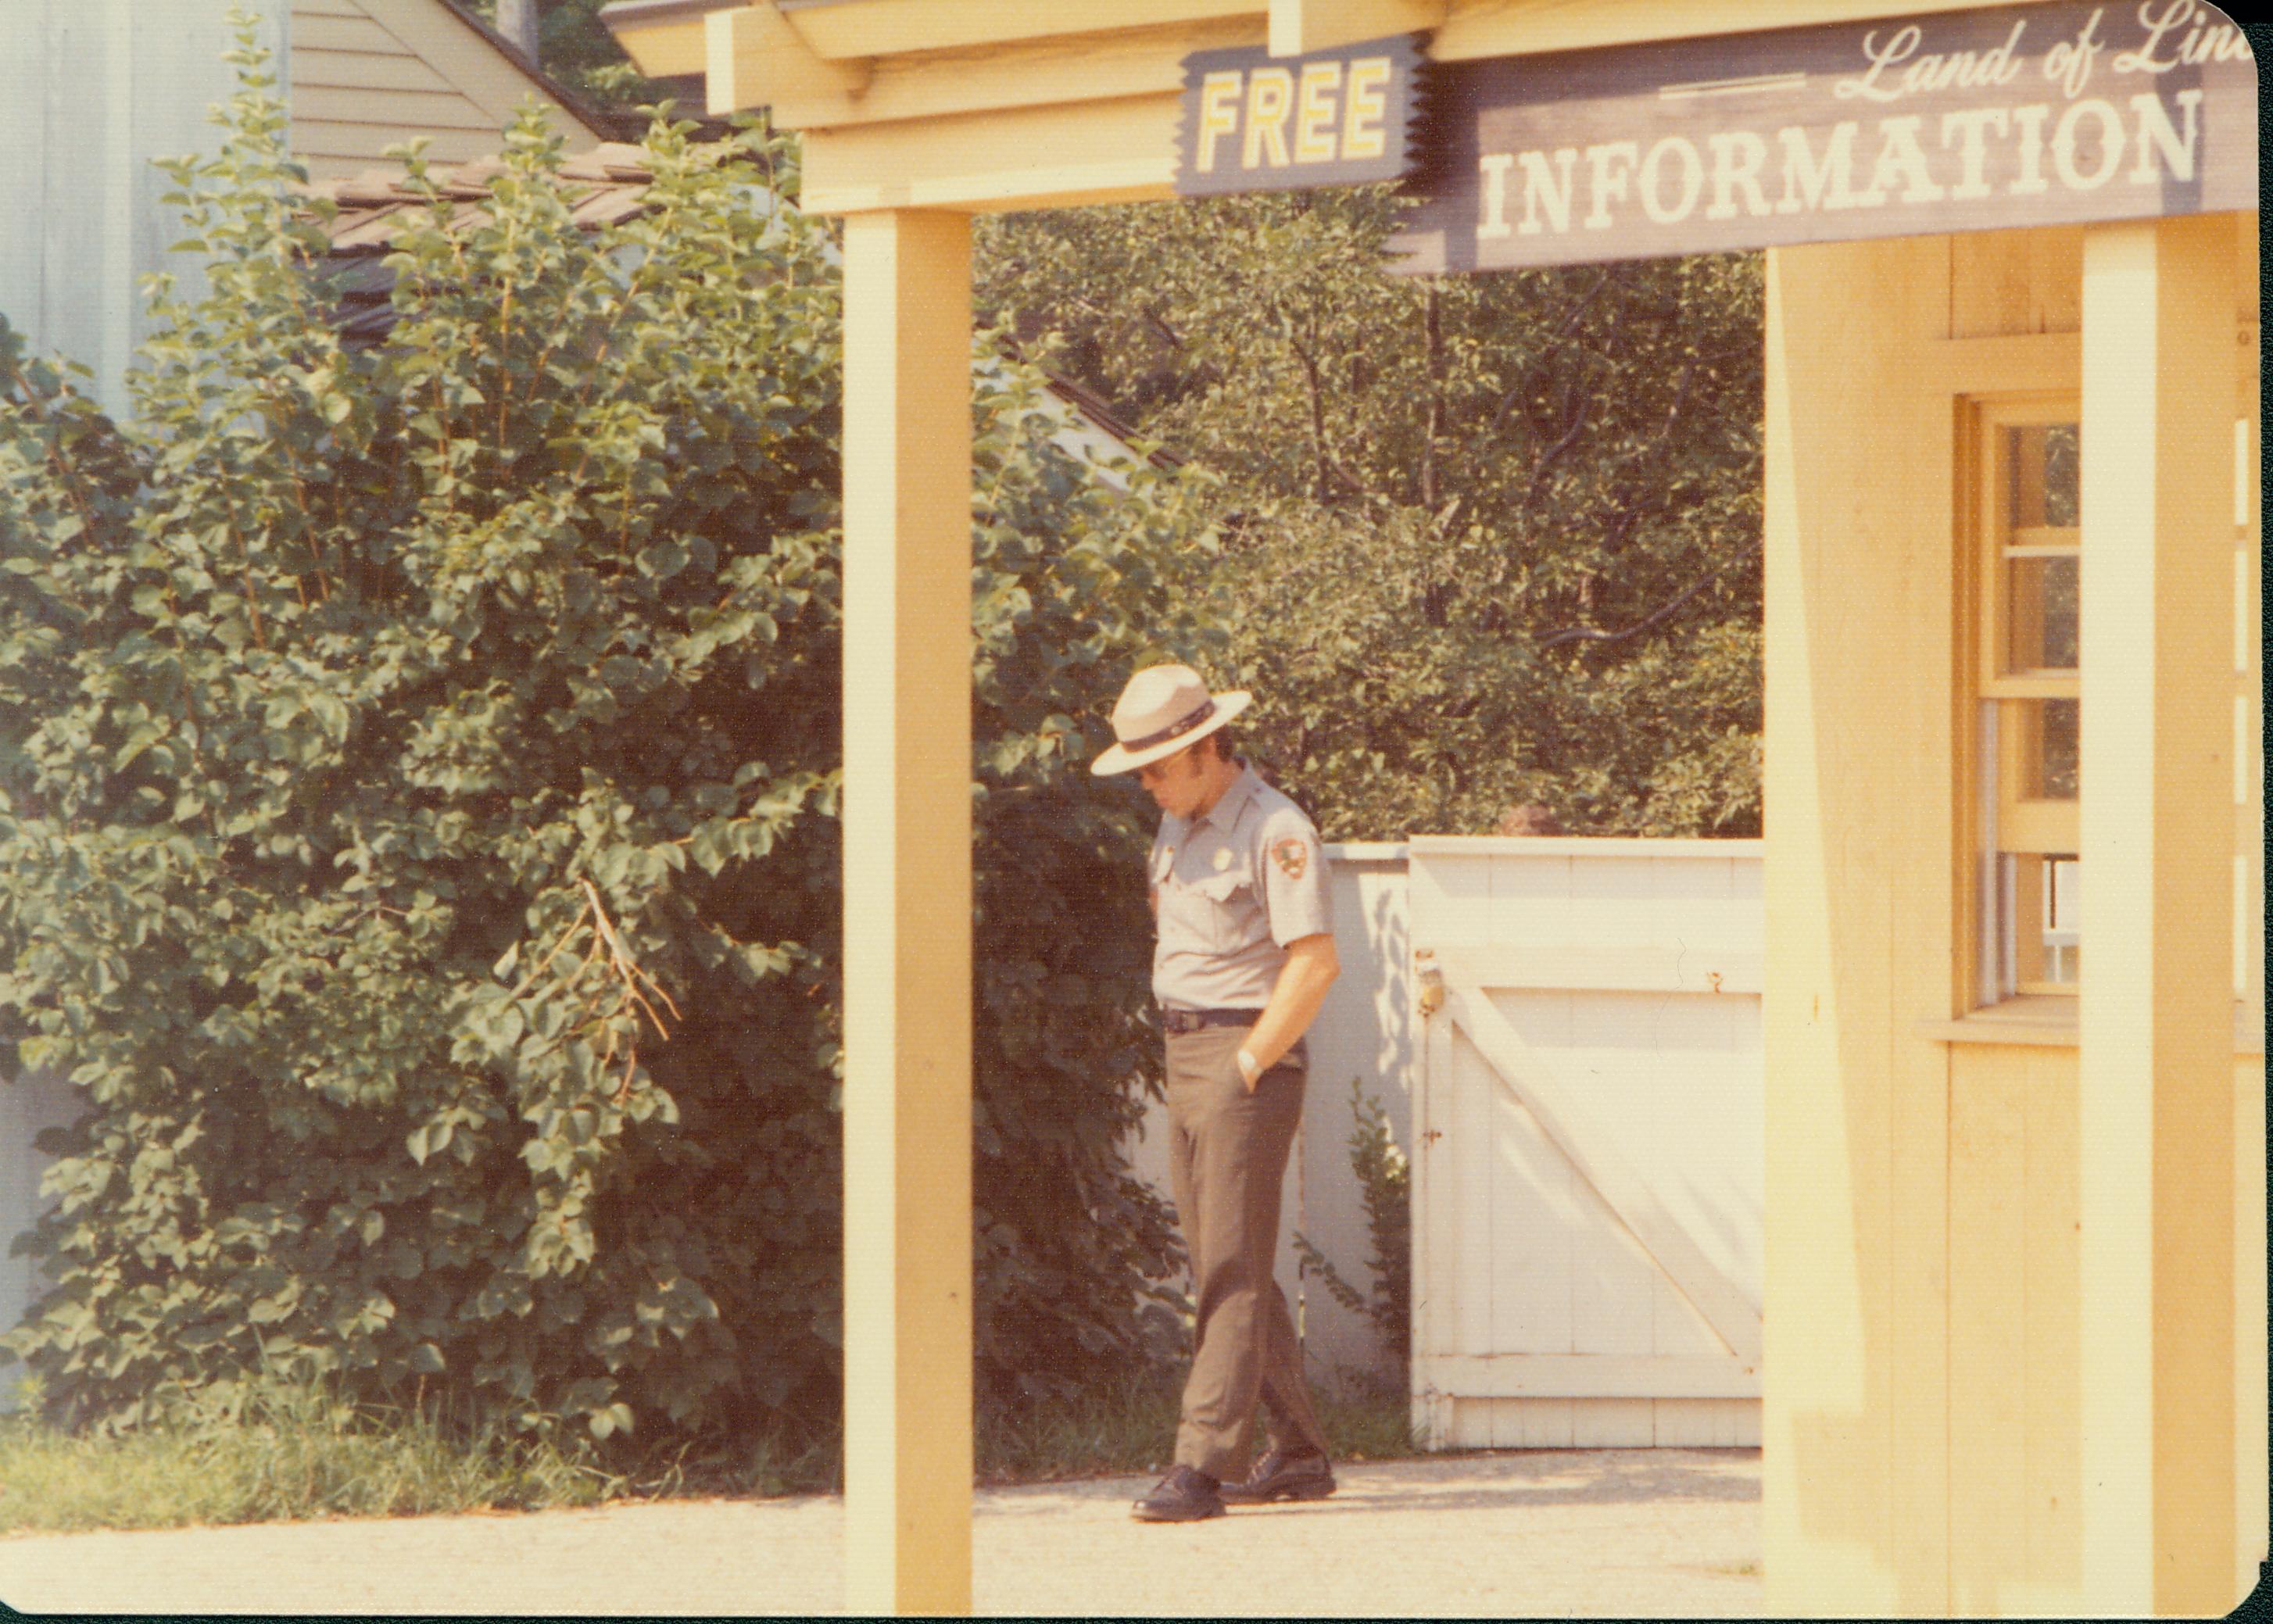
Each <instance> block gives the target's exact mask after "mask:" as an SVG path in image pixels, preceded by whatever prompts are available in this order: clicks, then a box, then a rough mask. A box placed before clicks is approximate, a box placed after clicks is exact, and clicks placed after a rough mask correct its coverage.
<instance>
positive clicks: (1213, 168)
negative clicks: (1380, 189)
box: [1176, 34, 1421, 198]
mask: <svg viewBox="0 0 2273 1624" xmlns="http://www.w3.org/2000/svg"><path fill="white" fill-rule="evenodd" d="M1420 65H1421V53H1420V51H1419V50H1418V49H1416V48H1415V47H1414V42H1413V38H1412V36H1411V35H1409V34H1395V35H1392V36H1391V37H1390V38H1388V39H1385V40H1372V41H1367V42H1366V43H1364V44H1362V45H1346V46H1343V47H1341V48H1340V49H1337V50H1330V51H1317V52H1314V53H1313V54H1311V55H1309V56H1291V57H1274V56H1272V55H1271V53H1270V52H1269V51H1268V50H1267V49H1264V47H1262V46H1259V45H1257V46H1251V47H1241V48H1234V49H1228V50H1213V51H1194V52H1193V53H1192V54H1191V55H1190V56H1187V57H1185V58H1184V100H1183V120H1182V124H1181V126H1180V128H1179V131H1178V134H1177V140H1176V191H1177V193H1178V194H1179V195H1180V196H1183V197H1188V198H1197V197H1213V196H1219V195H1221V194H1223V193H1226V192H1234V191H1300V190H1303V189H1306V188H1309V187H1312V186H1335V185H1350V184H1354V183H1357V182H1360V181H1390V180H1395V179H1397V178H1398V177H1399V176H1402V175H1403V174H1405V173H1406V171H1407V169H1408V168H1411V164H1412V153H1413V139H1412V124H1413V114H1414V76H1415V73H1416V71H1417V70H1418V69H1419V67H1420Z"/></svg>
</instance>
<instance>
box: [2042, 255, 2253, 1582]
mask: <svg viewBox="0 0 2273 1624" xmlns="http://www.w3.org/2000/svg"><path fill="white" fill-rule="evenodd" d="M2237 293H2238V289H2237V288H2236V285H2235V281H2234V252H2233V225H2232V221H2231V220H2230V219H2228V218H2225V217H2223V216H2217V215H2202V216H2190V217H2185V218H2178V219H2169V220H2164V221H2149V222H2142V223H2138V224H2122V225H2109V226H2099V227H2093V228H2088V229H2087V231H2086V233H2085V236H2084V257H2083V415H2082V451H2083V456H2082V508H2083V513H2082V520H2083V536H2082V552H2083V582H2084V584H2083V592H2082V775H2081V776H2082V782H2081V790H2082V808H2081V811H2080V818H2081V823H2082V833H2081V836H2080V843H2081V845H2082V853H2081V856H2082V909H2081V915H2082V976H2081V988H2080V995H2081V998H2082V1009H2081V1011H2080V1020H2081V1022H2082V1066H2081V1076H2080V1087H2081V1095H2080V1104H2081V1114H2082V1120H2081V1136H2082V1169H2081V1177H2082V1246H2081V1269H2082V1279H2081V1295H2082V1303H2081V1315H2080V1324H2081V1328H2082V1349H2081V1356H2082V1466H2083V1481H2082V1495H2083V1508H2082V1510H2083V1553H2084V1557H2083V1560H2084V1579H2085V1595H2086V1596H2087V1598H2089V1602H2090V1605H2092V1606H2093V1607H2094V1608H2097V1609H2105V1610H2107V1611H2108V1612H2110V1613H2147V1612H2150V1611H2152V1612H2159V1613H2209V1614H2213V1615H2215V1614H2220V1613H2224V1612H2226V1611H2227V1610H2228V1609H2229V1608H2230V1607H2232V1605H2234V1603H2235V1601H2236V1600H2237V1599H2238V1597H2237V1595H2236V1593H2235V1590H2234V1572H2235V1566H2234V1563H2235V1558H2234V1546H2235V1539H2236V1529H2235V1516H2234V1498H2235V1488H2234V1470H2235V1469H2234V1453H2235V1451H2234V1441H2233V1440H2234V1427H2235V1403H2234V1360H2235V1355H2234V1273H2233V1271H2234V1266H2235V1259H2234V1251H2233V1236H2234V1182H2235V1180H2234V1143H2233V1134H2234V1127H2233V1122H2234V1106H2233V1093H2232V1090H2233V1088H2234V1069H2233V1013H2232V1012H2233V967H2232V941H2233V870H2232V858H2233V834H2232V831H2233V812H2232V800H2233V764H2232V759H2231V754H2230V752H2232V747H2233V721H2232V715H2233V700H2232V694H2233V678H2232V672H2231V666H2232V654H2231V650H2232V634H2231V632H2230V628H2231V626H2232V617H2233V562H2232V545H2233V543H2232V535H2233V520H2232V511H2231V509H2232V493H2231V482H2230V481H2229V480H2227V479H2225V478H2223V477H2221V475H2222V474H2223V472H2224V469H2225V468H2226V467H2227V466H2228V464H2229V462H2230V460H2231V459H2232V443H2233V396H2232V391H2231V389H2230V388H2228V387H2225V386H2224V385H2225V380H2226V379H2227V378H2229V377H2230V376H2231V375H2232V365H2233V360H2232V356H2233V341H2234V319H2235V303H2236V297H2237ZM2253 1261H2254V1260H2253Z"/></svg>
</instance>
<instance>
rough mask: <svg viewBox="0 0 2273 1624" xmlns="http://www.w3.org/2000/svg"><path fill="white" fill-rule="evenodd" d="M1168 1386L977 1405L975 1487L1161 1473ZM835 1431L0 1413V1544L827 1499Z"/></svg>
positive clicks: (428, 1416) (249, 1409) (1338, 1406)
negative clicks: (691, 1432) (648, 1441)
mask: <svg viewBox="0 0 2273 1624" xmlns="http://www.w3.org/2000/svg"><path fill="white" fill-rule="evenodd" d="M1318 1399H1319V1403H1318V1419H1319V1423H1320V1425H1321V1426H1323V1427H1324V1430H1325V1433H1326V1437H1327V1441H1328V1443H1329V1444H1330V1446H1331V1447H1332V1450H1333V1453H1334V1455H1335V1456H1336V1458H1338V1459H1342V1460H1366V1459H1375V1460H1378V1459H1383V1458H1388V1457H1393V1456H1403V1455H1410V1454H1412V1453H1414V1445H1413V1441H1412V1436H1411V1433H1410V1432H1409V1430H1408V1428H1407V1418H1406V1410H1407V1406H1406V1401H1405V1398H1404V1396H1403V1395H1402V1393H1401V1392H1392V1391H1388V1390H1382V1389H1374V1388H1365V1387H1361V1386H1356V1385H1354V1384H1348V1383H1345V1384H1343V1385H1342V1386H1341V1387H1340V1388H1339V1389H1328V1390H1326V1391H1323V1392H1321V1393H1320V1394H1319V1395H1318ZM1176 1400H1177V1384H1176V1382H1175V1381H1174V1380H1172V1379H1169V1378H1166V1377H1162V1376H1159V1375H1151V1376H1145V1377H1137V1378H1132V1379H1131V1380H1129V1381H1127V1382H1124V1383H1121V1384H1119V1385H1116V1386H1114V1387H1111V1388H1100V1389H1098V1390H1094V1391H1091V1392H1086V1393H1083V1394H1081V1395H1079V1396H1075V1397H1073V1398H1069V1399H1063V1398H1061V1399H1054V1400H1048V1401H1042V1402H1037V1403H1032V1404H1029V1405H1025V1406H1023V1407H1020V1408H1018V1409H1016V1410H1011V1409H1008V1408H1001V1407H991V1406H990V1407H984V1408H982V1410H981V1411H980V1413H979V1416H978V1417H977V1418H976V1428H975V1434H974V1439H973V1442H974V1446H975V1453H976V1456H977V1461H978V1476H979V1482H980V1483H982V1484H986V1485H1001V1484H1010V1483H1033V1482H1049V1481H1057V1480H1062V1479H1065V1478H1084V1477H1096V1476H1102V1475H1107V1474H1114V1473H1143V1472H1152V1471H1160V1470H1163V1469H1164V1468H1165V1466H1166V1464H1167V1461H1168V1459H1169V1456H1170V1455H1171V1453H1172V1451H1173V1449H1174V1443H1175V1433H1176ZM840 1443H841V1440H840V1437H839V1435H838V1433H837V1432H836V1428H835V1426H833V1425H832V1426H826V1427H822V1428H816V1429H814V1430H812V1431H810V1432H809V1433H807V1434H806V1435H804V1436H794V1435H791V1434H790V1433H786V1432H784V1433H774V1434H771V1435H769V1436H766V1437H762V1438H760V1439H757V1440H755V1441H751V1442H747V1443H745V1444H742V1445H740V1446H738V1447H737V1448H735V1449H733V1450H731V1451H726V1450H715V1449H714V1450H712V1451H709V1452H708V1453H696V1452H694V1451H691V1450H689V1449H688V1448H685V1447H680V1448H675V1449H658V1450H654V1451H650V1452H649V1454H647V1455H646V1456H641V1457H637V1458H631V1457H628V1456H626V1455H625V1454H624V1453H622V1452H620V1451H619V1452H617V1453H613V1454H608V1455H604V1454H603V1453H602V1452H601V1451H600V1450H598V1449H596V1448H589V1447H584V1446H581V1445H577V1444H574V1443H571V1444H568V1445H565V1446H564V1445H563V1444H561V1443H559V1442H557V1441H550V1440H545V1439H541V1438H537V1439H532V1438H525V1437H519V1436H515V1435H513V1434H510V1433H506V1432H505V1431H504V1430H502V1429H501V1428H498V1427H494V1426H491V1427H484V1428H476V1429H472V1430H468V1429H465V1428H457V1427H452V1426H447V1425H446V1423H445V1422H444V1421H443V1419H442V1418H439V1416H438V1415H437V1414H436V1413H434V1412H433V1411H432V1410H431V1408H429V1407H418V1408H415V1409H413V1410H410V1411H369V1410H365V1411H357V1410H356V1409H354V1408H353V1407H351V1406H349V1405H348V1404H346V1403H342V1402H341V1401H339V1400H338V1399H336V1398H334V1397H332V1396H329V1395H328V1394H327V1393H326V1392H324V1391H322V1390H321V1389H318V1388H306V1387H288V1386H284V1385H281V1384H272V1385H266V1386H261V1387H257V1388H254V1389H253V1391H252V1393H251V1396H250V1397H249V1398H248V1399H247V1401H246V1403H245V1404H244V1409H243V1411H242V1413H241V1414H240V1415H239V1416H237V1417H236V1418H233V1419H230V1420H227V1421H220V1420H208V1421H206V1422H205V1423H203V1424H200V1425H195V1426H179V1427H163V1428H151V1429H146V1430H143V1431H139V1432H135V1433H123V1434H118V1435H115V1436H98V1435H94V1434H88V1433H65V1432H61V1431H57V1430H56V1429H55V1428H52V1427H49V1426H45V1425H42V1424H41V1423H39V1422H37V1421H34V1420H33V1419H31V1418H30V1416H29V1414H28V1413H27V1412H26V1413H19V1414H17V1415H14V1416H0V1533H24V1532H65V1531H71V1530H81V1529H95V1528H179V1527H187V1526H191V1525H199V1524H206V1525H210V1524H217V1523H257V1522H266V1521H271V1520H277V1519H286V1518H311V1517H328V1516H389V1515H393V1516H406V1515H434V1514H438V1513H449V1512H469V1511H484V1510H534V1509H537V1508H545V1507H564V1506H590V1505H596V1504H599V1503H600V1502H602V1501H609V1500H622V1499H653V1498H664V1497H670V1496H678V1495H732V1496H750V1497H760V1498H763V1497H769V1496H774V1495H780V1494H790V1493H829V1492H833V1491H836V1490H837V1489H839V1488H841V1486H842V1484H841V1480H840V1465H839V1459H840Z"/></svg>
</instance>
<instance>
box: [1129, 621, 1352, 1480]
mask: <svg viewBox="0 0 2273 1624" xmlns="http://www.w3.org/2000/svg"><path fill="white" fill-rule="evenodd" d="M1250 702H1251V696H1250V695H1249V694H1246V693H1242V692H1234V693H1220V694H1213V695H1211V694H1210V693H1209V692H1208V689H1207V685H1206V683H1205V682H1204V681H1203V680H1201V677H1200V676H1199V673H1198V672H1197V671H1195V670H1192V669H1191V668H1190V667H1189V666H1184V665H1156V666H1152V667H1149V668H1148V669H1146V670H1141V671H1139V672H1137V674H1136V676H1134V677H1131V678H1130V679H1129V686H1128V687H1127V688H1126V689H1124V690H1123V691H1122V692H1121V699H1120V701H1119V702H1118V703H1117V704H1115V705H1114V707H1113V731H1114V735H1115V737H1117V738H1118V740H1119V742H1118V743H1117V744H1115V745H1113V746H1112V747H1111V748H1109V749H1107V750H1106V751H1105V752H1103V753H1102V754H1100V755H1099V757H1098V758H1097V760H1095V761H1094V762H1093V763H1091V768H1090V770H1091V771H1092V772H1095V773H1127V772H1134V773H1136V774H1137V776H1138V779H1139V781H1140V782H1142V783H1143V784H1144V788H1145V789H1146V790H1149V791H1150V792H1151V793H1152V798H1153V800H1154V801H1156V802H1158V803H1159V807H1160V811H1161V812H1162V814H1163V816H1162V817H1161V819H1160V832H1159V834H1158V835H1156V836H1155V837H1154V839H1153V842H1152V864H1151V874H1152V917H1153V920H1154V923H1155V925H1156V928H1157V929H1158V932H1159V943H1158V946H1157V947H1155V949H1154V951H1153V955H1152V996H1153V997H1154V998H1155V999H1158V1000H1159V1005H1160V1022H1161V1025H1162V1027H1163V1028H1164V1029H1166V1030H1167V1048H1168V1055H1167V1060H1168V1064H1167V1082H1168V1125H1169V1151H1168V1155H1169V1170H1170V1179H1171V1181H1172V1183H1173V1185H1174V1194H1175V1201H1176V1218H1177V1222H1178V1223H1179V1224H1181V1225H1182V1228H1183V1231H1184V1248H1185V1250H1186V1251H1187V1252H1188V1253H1189V1254H1190V1257H1191V1266H1192V1286H1193V1292H1194V1296H1195V1298H1197V1304H1198V1332H1199V1340H1198V1346H1197V1349H1196V1350H1195V1351H1194V1353H1193V1355H1192V1369H1191V1374H1190V1376H1189V1378H1188V1379H1187V1380H1186V1381H1185V1383H1184V1396H1183V1417H1182V1424H1181V1425H1180V1426H1178V1427H1177V1429H1176V1458H1175V1464H1174V1468H1173V1469H1172V1470H1171V1471H1169V1473H1168V1475H1167V1477H1166V1478H1162V1479H1161V1481H1160V1483H1159V1486H1157V1487H1156V1488H1154V1489H1153V1490H1152V1493H1149V1494H1147V1495H1146V1496H1145V1497H1144V1499H1143V1500H1140V1501H1137V1506H1136V1515H1137V1517H1138V1518H1140V1519H1141V1520H1143V1521H1145V1522H1151V1523H1186V1522H1192V1521H1196V1520H1197V1519H1198V1518H1201V1517H1212V1516H1221V1515H1223V1510H1224V1504H1225V1502H1226V1501H1230V1502H1232V1503H1233V1504H1237V1505H1252V1504H1259V1503H1261V1502H1264V1501H1272V1500H1281V1499H1287V1500H1316V1499H1318V1498H1320V1497H1321V1496H1324V1495H1327V1494H1331V1493H1333V1491H1334V1475H1333V1471H1332V1467H1331V1466H1330V1465H1329V1464H1328V1463H1327V1460H1326V1446H1325V1439H1324V1435H1323V1434H1322V1433H1320V1432H1319V1430H1318V1420H1317V1415H1316V1414H1315V1413H1314V1412H1313V1411H1312V1410H1311V1407H1310V1394H1309V1386H1308V1385H1307V1384H1306V1383H1305V1382H1304V1381H1303V1380H1302V1349H1301V1347H1300V1346H1299V1345H1298V1344H1297V1343H1296V1342H1295V1340H1294V1318H1293V1316H1292V1315H1290V1314H1289V1313H1287V1298H1286V1295H1285V1293H1283V1292H1282V1291H1279V1284H1278V1282H1276V1281H1275V1280H1273V1279H1272V1259H1273V1256H1274V1254H1276V1252H1277V1250H1278V1245H1279V1186H1280V1183H1281V1182H1282V1180H1283V1179H1284V1178H1285V1176H1286V1171H1287V1151H1288V1149H1290V1147H1291V1146H1292V1145H1293V1143H1294V1129H1295V1126H1296V1124H1297V1123H1298V1122H1299V1121H1300V1120H1301V1119H1302V1082H1303V1074H1304V1071H1305V1066H1306V1061H1307V1056H1306V1054H1305V1051H1304V1048H1303V1044H1302V1033H1303V1031H1304V1029H1306V1028H1308V1027H1309V1024H1310V1022H1311V1021H1312V1019H1313V1018H1314V1017H1316V1015H1317V1013H1318V1006H1319V1005H1320V1003H1321V1002H1323V1001H1324V998H1325V995H1326V989H1327V988H1328V987H1329V986H1331V985H1332V984H1333V980H1334V977H1335V976H1336V975H1337V974H1338V973H1339V969H1340V965H1339V961H1338V960H1337V959H1336V957H1335V955H1334V939H1333V927H1332V921H1331V919H1330V918H1329V917H1328V910H1327V896H1326V873H1325V857H1324V853H1323V852H1322V851H1321V850H1320V849H1319V846H1318V832H1317V828H1316V827H1314V826H1313V825H1312V824H1311V822H1310V820H1309V819H1308V818H1307V817H1305V816H1303V814H1302V808H1300V807H1298V806H1296V805H1294V802H1292V801H1290V800H1288V799H1287V797H1285V796H1283V795H1281V794H1279V791H1278V790H1274V789H1272V787H1271V786H1270V785H1268V784H1266V783H1264V782H1263V781H1262V780H1261V779H1260V778H1258V777H1257V776H1256V775H1255V774H1253V773H1252V772H1250V771H1249V770H1248V768H1247V766H1246V764H1245V763H1244V762H1243V761H1242V760H1239V759H1238V758H1237V757H1235V756H1234V755H1233V754H1232V753H1231V751H1230V749H1229V747H1228V744H1227V740H1226V738H1225V737H1224V735H1223V733H1222V731H1221V730H1222V729H1223V727H1224V725H1225V724H1226V723H1227V722H1230V721H1231V720H1232V718H1233V717H1234V716H1236V715H1239V714H1240V712H1242V711H1243V710H1245V709H1246V708H1247V707H1248V705H1249V703H1250ZM1258 1399H1259V1400H1261V1402H1262V1404H1263V1408H1264V1413H1265V1415H1266V1416H1267V1417H1268V1418H1269V1421H1270V1428H1271V1441H1272V1447H1271V1448H1270V1449H1269V1450H1268V1451H1267V1452H1266V1453H1265V1454H1264V1456H1263V1458H1262V1459H1261V1460H1259V1461H1257V1463H1256V1464H1255V1468H1254V1471H1252V1472H1251V1473H1250V1474H1249V1476H1248V1477H1247V1478H1245V1479H1244V1480H1243V1481H1242V1482H1238V1483H1234V1484H1231V1485H1229V1486H1226V1484H1225V1481H1224V1480H1225V1479H1226V1478H1228V1477H1230V1476H1231V1475H1232V1474H1234V1472H1236V1471H1238V1470H1239V1468H1240V1466H1241V1465H1242V1463H1243V1462H1244V1461H1245V1459H1246V1457H1247V1455H1248V1448H1249V1429H1250V1428H1251V1427H1252V1426H1253V1425H1254V1419H1255V1406H1256V1403H1257V1400H1258Z"/></svg>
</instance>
